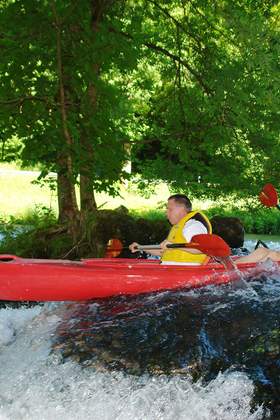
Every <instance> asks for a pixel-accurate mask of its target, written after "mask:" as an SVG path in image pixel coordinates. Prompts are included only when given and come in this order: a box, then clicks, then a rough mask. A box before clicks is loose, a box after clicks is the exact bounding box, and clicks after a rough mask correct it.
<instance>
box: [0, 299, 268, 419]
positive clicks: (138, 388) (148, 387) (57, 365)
mask: <svg viewBox="0 0 280 420" xmlns="http://www.w3.org/2000/svg"><path fill="white" fill-rule="evenodd" d="M61 309H62V308H61V305H60V308H59V310H57V308H55V307H54V306H52V305H48V304H46V305H45V306H43V307H35V308H31V309H2V310H1V311H0V328H1V342H0V345H1V355H0V365H1V370H0V407H1V414H0V416H1V417H0V418H1V420H4V419H11V420H16V419H19V420H20V419H34V420H35V419H36V420H38V419H42V420H43V419H54V418H56V419H69V420H70V419H108V420H109V419H131V420H133V419H190V420H193V419H209V420H210V419H235V420H236V419H242V420H244V419H260V418H262V414H263V410H262V408H261V407H260V408H258V409H257V410H256V411H255V412H254V413H251V412H250V401H251V398H252V396H253V393H254V386H253V384H252V382H251V381H250V380H249V379H248V378H247V377H246V375H245V374H244V373H238V372H234V373H230V372H228V373H224V374H219V375H218V376H217V377H216V379H215V380H213V381H212V382H210V383H209V384H208V385H206V386H202V384H201V383H199V382H198V383H193V382H192V380H191V379H190V378H188V377H183V378H182V377H180V376H176V375H173V376H172V377H169V376H164V375H162V376H154V377H153V376H150V375H143V376H140V377H135V376H132V375H126V374H123V373H121V372H97V371H95V370H93V369H90V368H89V369H85V368H81V367H80V366H79V365H77V364H75V363H74V362H66V363H62V362H61V360H59V358H58V357H57V356H56V355H53V354H51V352H50V349H51V338H52V334H54V331H55V328H56V326H57V324H58V323H59V321H60V319H59V317H58V315H57V313H59V312H60V311H61Z"/></svg>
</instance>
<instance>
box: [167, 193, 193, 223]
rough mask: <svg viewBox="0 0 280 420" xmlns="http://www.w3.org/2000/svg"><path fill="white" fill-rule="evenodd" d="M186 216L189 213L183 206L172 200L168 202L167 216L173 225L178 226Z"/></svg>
mask: <svg viewBox="0 0 280 420" xmlns="http://www.w3.org/2000/svg"><path fill="white" fill-rule="evenodd" d="M186 214H188V211H187V209H186V207H185V206H184V205H183V204H180V203H177V202H176V201H175V200H173V199H172V198H171V199H170V200H168V202H167V208H166V215H167V219H168V220H169V222H170V223H171V225H176V224H177V223H178V222H179V221H180V220H181V219H182V218H183V217H185V216H186Z"/></svg>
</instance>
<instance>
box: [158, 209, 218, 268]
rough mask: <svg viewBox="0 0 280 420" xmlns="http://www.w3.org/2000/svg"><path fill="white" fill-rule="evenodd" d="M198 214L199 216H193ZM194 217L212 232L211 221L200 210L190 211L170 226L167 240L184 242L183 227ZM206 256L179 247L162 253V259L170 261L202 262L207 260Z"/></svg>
mask: <svg viewBox="0 0 280 420" xmlns="http://www.w3.org/2000/svg"><path fill="white" fill-rule="evenodd" d="M196 215H197V216H199V218H197V217H194V216H196ZM193 218H194V219H196V220H199V219H201V220H199V221H201V222H202V223H203V224H204V225H205V227H206V228H207V230H208V233H212V226H211V223H210V221H209V219H208V217H207V216H205V214H203V213H202V212H200V211H191V212H189V213H188V214H187V215H186V216H185V217H183V218H182V219H181V220H180V221H179V222H178V223H177V224H176V225H174V226H172V228H171V229H170V232H169V234H168V237H167V240H168V241H170V242H173V243H182V242H186V238H185V237H184V235H183V229H184V226H185V224H186V222H187V221H188V220H190V219H193ZM207 259H208V257H207V255H205V254H192V253H191V252H186V251H185V250H182V249H180V248H174V249H166V250H165V251H164V253H163V254H162V257H161V260H162V261H172V262H186V263H188V262H190V263H197V264H203V263H205V262H206V261H207Z"/></svg>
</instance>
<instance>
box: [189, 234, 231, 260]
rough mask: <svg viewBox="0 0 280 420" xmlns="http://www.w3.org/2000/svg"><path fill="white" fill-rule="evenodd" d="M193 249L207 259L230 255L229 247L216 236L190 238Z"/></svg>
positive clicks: (203, 235) (204, 235)
mask: <svg viewBox="0 0 280 420" xmlns="http://www.w3.org/2000/svg"><path fill="white" fill-rule="evenodd" d="M191 243H192V244H195V247H194V248H197V249H199V251H201V252H202V253H203V254H206V255H208V256H209V257H228V256H229V255H230V247H229V246H228V244H227V243H226V242H225V241H224V240H223V239H222V238H221V237H220V236H218V235H214V234H211V235H210V234H201V235H195V236H193V237H192V241H191Z"/></svg>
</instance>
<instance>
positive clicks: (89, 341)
mask: <svg viewBox="0 0 280 420" xmlns="http://www.w3.org/2000/svg"><path fill="white" fill-rule="evenodd" d="M254 243H255V241H253V240H252V239H250V240H247V242H246V246H247V247H249V248H252V247H253V245H254ZM268 244H269V245H270V247H271V248H276V247H277V246H278V247H279V243H277V242H269V243H268ZM266 264H267V268H269V271H270V275H269V278H266V277H265V276H262V277H260V278H258V279H254V280H252V281H251V282H248V283H245V282H243V281H240V283H238V284H237V285H225V286H219V287H215V286H210V287H206V288H203V289H199V290H196V291H182V290H181V291H177V292H175V291H174V292H163V293H154V294H149V295H145V296H138V297H126V298H125V297H117V298H113V299H104V300H96V301H92V302H90V303H71V304H69V303H66V302H60V303H46V304H44V305H34V306H16V305H13V306H9V305H8V306H4V305H2V308H1V309H0V365H1V369H0V419H1V420H6V419H9V420H17V419H20V420H22V419H34V420H35V419H36V420H41V419H42V420H43V419H46V420H50V419H65V420H66V419H67V420H72V419H73V420H74V419H83V420H84V419H85V420H86V419H97V420H99V419H102V420H103V419H105V420H107V419H108V420H111V419H112V420H113V419H114V420H116V419H120V420H126V419H127V420H134V419H141V420H142V419H143V420H144V419H145V420H157V419H162V420H165V419H166V420H173V419H186V420H208V419H209V420H210V419H211V420H213V419H214V420H215V419H216V420H218V419H219V420H227V419H228V420H230V419H234V420H236V419H240V420H244V419H252V420H253V419H263V418H269V419H277V418H280V394H279V391H280V328H279V327H280V325H279V324H280V317H279V315H280V271H279V269H278V267H276V266H274V265H272V263H270V262H268V263H266Z"/></svg>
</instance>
